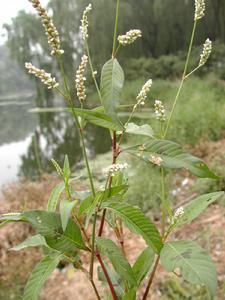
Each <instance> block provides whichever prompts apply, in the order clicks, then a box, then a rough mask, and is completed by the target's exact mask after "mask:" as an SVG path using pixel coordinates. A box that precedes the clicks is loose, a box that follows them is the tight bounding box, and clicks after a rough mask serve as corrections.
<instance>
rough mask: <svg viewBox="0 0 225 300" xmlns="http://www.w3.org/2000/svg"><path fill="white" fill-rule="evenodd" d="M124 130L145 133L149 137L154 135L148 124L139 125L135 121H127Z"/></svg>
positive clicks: (132, 132) (139, 133)
mask: <svg viewBox="0 0 225 300" xmlns="http://www.w3.org/2000/svg"><path fill="white" fill-rule="evenodd" d="M126 132H127V133H131V134H138V135H146V136H149V137H151V138H152V137H153V136H154V131H153V129H152V127H151V126H150V125H148V124H144V125H141V126H139V125H137V124H135V123H128V124H127V126H126Z"/></svg>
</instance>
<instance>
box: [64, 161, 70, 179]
mask: <svg viewBox="0 0 225 300" xmlns="http://www.w3.org/2000/svg"><path fill="white" fill-rule="evenodd" d="M70 175H71V171H70V164H69V159H68V156H67V155H66V156H65V159H64V165H63V177H64V179H65V180H67V181H68V180H69V178H70Z"/></svg>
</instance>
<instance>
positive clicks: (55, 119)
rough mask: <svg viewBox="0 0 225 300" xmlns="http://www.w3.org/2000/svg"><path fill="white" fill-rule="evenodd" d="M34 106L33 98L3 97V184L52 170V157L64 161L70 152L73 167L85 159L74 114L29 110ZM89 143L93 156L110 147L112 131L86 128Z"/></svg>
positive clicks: (0, 107)
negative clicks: (36, 112)
mask: <svg viewBox="0 0 225 300" xmlns="http://www.w3.org/2000/svg"><path fill="white" fill-rule="evenodd" d="M54 103H55V102H54ZM56 103H57V106H62V105H63V104H62V103H61V104H60V103H59V102H58V101H56ZM33 107H35V105H34V101H33V99H32V97H28V98H27V99H24V97H23V98H18V99H16V100H15V99H11V100H10V99H1V100H0V125H1V130H0V164H1V171H0V185H1V186H2V185H4V184H7V183H9V182H12V181H16V180H18V178H19V177H28V178H31V179H32V178H35V177H36V176H38V175H39V174H40V173H42V172H52V171H53V166H52V164H51V163H50V159H51V158H54V159H55V160H57V161H58V162H59V163H61V164H62V163H63V160H64V156H65V154H67V155H68V157H69V160H70V164H71V165H72V166H74V165H77V164H79V163H80V162H81V161H82V152H81V147H80V140H79V135H78V132H77V130H76V128H75V125H74V122H73V119H72V116H71V115H70V114H69V113H65V112H62V113H41V114H34V113H30V112H28V111H29V109H31V108H33ZM85 142H86V145H87V150H88V155H89V157H91V158H93V157H94V156H95V155H96V154H100V153H104V152H107V151H108V150H109V149H110V137H109V134H108V132H107V130H105V129H102V128H99V127H94V126H87V127H86V130H85Z"/></svg>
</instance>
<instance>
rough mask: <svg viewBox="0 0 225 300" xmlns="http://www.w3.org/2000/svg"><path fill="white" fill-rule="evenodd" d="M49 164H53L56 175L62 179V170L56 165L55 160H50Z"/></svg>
mask: <svg viewBox="0 0 225 300" xmlns="http://www.w3.org/2000/svg"><path fill="white" fill-rule="evenodd" d="M51 163H52V164H53V166H54V167H55V169H56V171H57V173H58V174H59V176H61V177H63V170H62V168H61V167H60V165H59V164H58V163H57V161H56V160H55V159H53V158H52V159H51Z"/></svg>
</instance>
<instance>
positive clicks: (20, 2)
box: [0, 0, 49, 44]
mask: <svg viewBox="0 0 225 300" xmlns="http://www.w3.org/2000/svg"><path fill="white" fill-rule="evenodd" d="M48 1H49V0H41V4H43V6H45V5H46V4H47V3H48ZM23 9H24V10H26V11H28V12H35V10H34V8H33V7H32V4H31V3H30V2H29V0H1V10H0V44H3V43H4V41H5V38H4V36H2V35H4V31H3V29H2V25H3V24H4V23H9V22H10V20H11V18H13V17H15V16H16V15H17V13H18V11H20V10H23Z"/></svg>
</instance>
